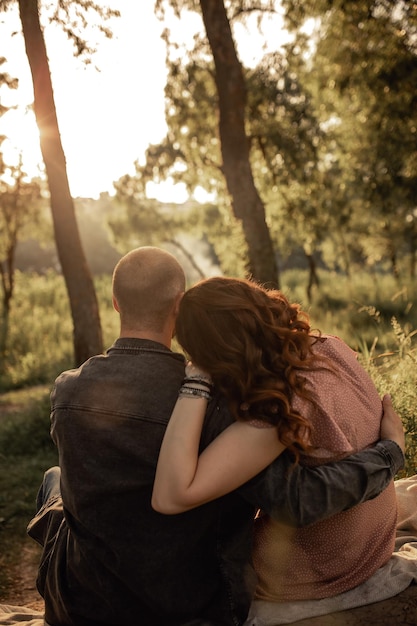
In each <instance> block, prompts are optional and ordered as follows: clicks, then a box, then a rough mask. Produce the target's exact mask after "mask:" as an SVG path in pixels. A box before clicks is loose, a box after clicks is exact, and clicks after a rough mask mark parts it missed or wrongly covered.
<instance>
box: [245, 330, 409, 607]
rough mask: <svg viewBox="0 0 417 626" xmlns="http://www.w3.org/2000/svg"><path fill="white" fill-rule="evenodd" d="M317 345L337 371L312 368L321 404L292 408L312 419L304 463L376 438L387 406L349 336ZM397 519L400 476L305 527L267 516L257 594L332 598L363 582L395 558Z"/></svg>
mask: <svg viewBox="0 0 417 626" xmlns="http://www.w3.org/2000/svg"><path fill="white" fill-rule="evenodd" d="M314 351H315V352H316V353H319V354H321V355H322V356H324V357H327V358H328V359H329V360H330V361H331V362H332V364H333V365H335V366H336V368H337V369H335V370H334V371H332V370H329V369H319V370H314V371H310V372H308V373H307V374H306V375H305V376H306V379H307V385H308V388H309V389H310V390H312V391H314V393H315V395H316V398H317V404H318V406H317V407H315V406H313V405H312V404H311V403H310V402H307V401H305V400H303V399H301V398H299V397H298V396H297V398H296V399H295V400H294V402H293V406H294V408H296V409H297V411H298V412H300V413H301V414H302V415H304V416H305V417H308V418H309V419H310V421H311V424H312V443H313V445H314V446H316V449H315V450H314V451H313V452H312V453H311V454H310V453H309V455H308V456H304V457H303V458H302V460H301V462H302V463H303V464H318V465H320V464H323V463H325V462H328V461H331V460H337V459H339V458H341V457H344V456H347V455H349V454H351V453H353V452H356V451H358V450H361V449H363V448H366V447H368V446H370V445H372V444H373V443H374V442H376V441H377V440H378V439H379V432H380V421H381V415H382V404H381V400H380V397H379V395H378V392H377V390H376V388H375V386H374V384H373V382H372V380H371V378H370V376H369V375H368V374H367V372H366V371H365V370H364V368H363V367H362V366H361V365H360V364H359V363H358V361H357V358H356V354H355V353H354V352H353V350H351V349H350V348H349V347H348V346H347V345H346V344H345V343H344V342H343V341H341V340H340V339H338V338H336V337H330V336H323V340H319V341H318V342H317V343H316V344H315V345H314ZM312 497H313V498H314V494H312ZM396 517H397V511H396V497H395V490H394V484H393V482H392V483H391V484H390V485H389V486H388V488H387V489H386V490H385V491H384V492H383V493H381V494H380V495H379V496H378V497H377V498H375V499H374V500H370V501H368V502H364V503H363V504H359V505H358V506H356V507H354V508H352V509H350V510H349V511H344V512H343V513H339V514H338V515H334V516H333V517H331V518H328V519H327V520H324V521H322V522H319V523H317V524H313V525H311V526H308V527H305V528H293V527H289V526H285V525H284V524H281V523H279V522H276V521H274V520H272V519H271V518H269V517H268V516H267V515H261V516H260V517H259V518H258V519H257V521H256V524H255V539H254V550H253V558H254V566H255V570H256V572H257V574H258V586H257V590H256V595H255V597H256V598H257V599H262V600H272V601H276V602H280V601H281V602H284V601H287V600H307V599H312V598H326V597H329V596H333V595H337V594H339V593H341V592H343V591H347V590H348V589H351V588H353V587H355V586H356V585H359V584H360V583H362V582H364V581H365V580H367V579H368V578H369V577H370V576H371V575H372V574H373V573H374V572H375V571H376V570H377V569H378V568H379V567H381V566H382V565H383V564H384V563H385V562H386V561H387V560H388V559H389V558H390V556H391V554H392V551H393V548H394V540H395V528H396Z"/></svg>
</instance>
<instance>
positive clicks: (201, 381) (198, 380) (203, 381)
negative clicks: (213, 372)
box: [182, 376, 214, 391]
mask: <svg viewBox="0 0 417 626" xmlns="http://www.w3.org/2000/svg"><path fill="white" fill-rule="evenodd" d="M187 383H191V384H193V383H194V384H198V385H203V387H207V389H208V390H209V391H211V390H212V389H213V387H214V385H213V383H212V382H210V381H209V379H208V378H202V377H200V376H195V377H194V378H184V380H183V381H182V384H183V385H186V384H187Z"/></svg>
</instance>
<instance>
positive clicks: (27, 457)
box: [0, 387, 58, 601]
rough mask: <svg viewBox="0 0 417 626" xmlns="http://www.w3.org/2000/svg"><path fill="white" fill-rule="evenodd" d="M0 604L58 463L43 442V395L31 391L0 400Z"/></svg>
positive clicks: (43, 391)
mask: <svg viewBox="0 0 417 626" xmlns="http://www.w3.org/2000/svg"><path fill="white" fill-rule="evenodd" d="M0 416H1V417H0V601H2V600H6V599H7V589H8V587H9V586H11V585H12V584H13V582H14V581H13V578H12V577H10V572H11V571H12V570H13V566H14V565H15V564H16V562H17V560H18V559H19V558H20V555H21V550H22V546H23V545H24V542H25V541H28V542H29V541H31V540H30V539H29V538H28V537H27V535H26V526H27V524H28V522H29V520H30V519H31V517H32V516H33V514H34V512H35V501H36V494H37V491H38V489H39V485H40V483H41V481H42V476H43V473H44V471H45V470H46V469H47V468H48V467H50V466H52V465H56V464H57V462H58V457H57V453H56V449H55V446H54V445H53V443H52V440H51V438H50V436H49V428H50V420H49V391H48V389H47V388H45V387H36V388H32V389H30V390H24V391H20V392H10V393H7V394H3V395H0Z"/></svg>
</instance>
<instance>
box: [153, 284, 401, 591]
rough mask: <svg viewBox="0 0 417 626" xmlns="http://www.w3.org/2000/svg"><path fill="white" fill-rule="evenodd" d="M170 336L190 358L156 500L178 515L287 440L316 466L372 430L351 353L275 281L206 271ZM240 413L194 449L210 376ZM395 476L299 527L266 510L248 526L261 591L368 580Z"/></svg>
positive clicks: (367, 383)
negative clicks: (379, 489)
mask: <svg viewBox="0 0 417 626" xmlns="http://www.w3.org/2000/svg"><path fill="white" fill-rule="evenodd" d="M176 332H177V338H178V341H179V343H180V344H181V345H182V347H183V348H184V350H185V351H186V353H187V354H188V355H189V357H190V358H191V360H192V363H193V365H191V364H190V365H189V366H188V368H187V370H186V379H185V381H184V384H183V386H182V388H181V390H180V394H179V398H178V402H177V404H176V406H175V409H174V412H173V415H172V418H171V420H170V423H169V426H168V428H167V431H166V435H165V438H164V441H163V445H162V447H161V453H160V458H159V462H158V468H157V473H156V479H155V486H154V495H153V500H152V504H153V506H154V508H156V509H157V510H159V511H161V512H164V513H178V512H181V511H185V510H187V509H190V508H193V507H195V506H198V505H200V504H203V503H204V502H207V501H209V500H212V499H214V498H216V497H220V496H222V495H224V494H225V493H227V492H229V491H231V490H233V489H235V488H237V487H238V486H240V485H241V484H242V483H243V482H246V481H247V480H248V479H250V478H251V477H253V476H254V475H256V474H257V473H258V472H260V471H261V470H262V469H264V467H266V466H267V465H269V463H271V461H272V460H273V459H274V458H276V457H277V456H278V455H279V454H281V452H282V451H283V450H284V449H285V448H288V449H289V450H290V451H291V452H292V453H293V455H294V462H300V463H303V464H321V463H325V462H329V461H333V460H337V459H339V458H342V457H343V456H347V455H348V454H351V453H352V452H354V451H358V450H360V449H363V448H365V447H367V446H370V445H372V444H373V443H374V442H375V441H377V440H378V439H379V429H380V421H381V415H382V405H381V401H380V398H379V396H378V393H377V390H376V389H375V386H374V385H373V383H372V380H371V379H370V377H369V376H368V374H367V373H366V372H365V370H364V369H363V368H362V367H361V366H360V364H359V363H358V361H357V359H356V355H355V353H354V352H353V351H352V350H351V349H350V348H349V347H348V346H347V345H346V344H344V343H343V342H342V341H341V340H340V339H338V338H336V337H331V336H324V335H320V333H313V332H312V331H311V328H310V323H309V318H308V315H307V314H305V313H303V312H302V311H301V309H300V307H299V306H298V305H296V304H291V303H290V302H289V301H288V300H287V299H286V298H285V296H284V295H283V294H282V293H281V292H279V291H276V290H267V289H264V288H263V287H261V286H259V285H257V284H256V283H254V282H251V281H248V280H239V279H234V278H210V279H207V280H204V281H202V282H200V283H198V284H197V285H196V286H194V287H193V288H191V289H190V290H189V291H188V292H186V294H185V296H184V298H183V300H182V303H181V306H180V311H179V316H178V320H177V327H176ZM213 384H214V385H215V386H216V387H217V388H219V389H220V390H221V392H222V393H223V394H224V395H225V396H226V398H227V400H228V403H229V407H230V410H231V412H232V414H233V415H234V417H235V419H236V421H235V423H234V424H232V425H231V426H230V427H229V428H227V429H226V430H225V431H223V433H222V434H221V435H220V436H219V437H218V438H217V439H216V440H215V441H213V442H212V443H211V444H210V445H209V446H208V447H207V448H206V449H205V450H204V451H203V452H202V454H201V455H200V456H199V439H200V434H201V428H202V424H203V420H204V414H205V408H206V404H207V402H208V401H209V400H210V393H211V389H212V385H213ZM395 528H396V498H395V491H394V485H393V483H391V484H390V486H389V487H388V488H387V489H386V490H385V491H384V492H383V493H382V494H380V495H379V496H378V497H377V498H375V499H374V500H372V501H369V502H365V503H363V504H360V505H358V506H357V507H354V508H353V509H351V510H349V511H345V512H343V513H340V514H339V515H336V516H334V517H332V518H330V519H328V520H325V521H323V522H320V523H318V524H314V525H312V526H310V527H307V528H301V529H294V528H289V527H286V526H285V525H284V524H280V523H278V522H276V521H274V520H272V519H270V518H269V517H268V516H262V515H261V516H260V517H259V519H258V520H257V521H256V524H255V537H254V550H253V558H254V565H255V569H256V571H257V574H258V579H259V583H258V588H257V594H256V597H257V598H258V599H266V600H274V601H286V600H298V599H309V598H324V597H328V596H332V595H336V594H338V593H341V592H343V591H346V590H348V589H351V588H353V587H355V586H356V585H359V584H360V583H362V582H364V581H365V580H367V579H368V578H369V577H370V576H371V575H372V574H373V573H374V572H375V571H376V570H377V569H378V568H379V567H381V566H382V565H383V564H384V563H385V562H386V561H387V560H388V559H389V558H390V556H391V554H392V551H393V548H394V539H395Z"/></svg>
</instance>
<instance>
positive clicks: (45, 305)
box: [0, 270, 119, 391]
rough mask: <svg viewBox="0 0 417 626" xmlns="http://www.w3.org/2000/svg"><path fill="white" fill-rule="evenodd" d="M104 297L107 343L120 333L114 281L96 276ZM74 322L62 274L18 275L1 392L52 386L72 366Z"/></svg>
mask: <svg viewBox="0 0 417 626" xmlns="http://www.w3.org/2000/svg"><path fill="white" fill-rule="evenodd" d="M96 290H97V297H98V298H101V300H102V301H101V304H100V308H101V311H100V312H101V316H102V329H103V337H104V340H105V342H106V343H105V345H106V346H108V345H110V343H111V342H113V340H114V337H115V336H116V335H117V333H118V323H119V320H118V316H117V314H116V313H115V312H114V310H113V307H112V302H111V277H110V276H109V275H107V276H105V277H97V278H96ZM72 333H73V327H72V320H71V314H70V309H69V303H68V295H67V291H66V288H65V284H64V279H63V277H62V276H61V275H57V274H56V273H55V272H54V271H52V270H50V271H49V272H48V273H47V274H45V275H44V276H39V275H37V274H24V273H23V272H17V273H16V294H15V298H14V300H13V305H12V310H11V315H10V340H9V349H8V352H7V354H6V359H5V361H6V362H5V364H4V374H3V376H2V378H1V379H0V391H1V390H7V389H16V388H21V387H26V386H30V385H37V384H43V383H47V384H50V383H52V382H53V380H54V379H55V378H56V376H57V375H58V374H59V373H60V372H61V371H63V370H64V369H68V368H70V367H72V366H73V344H72Z"/></svg>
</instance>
